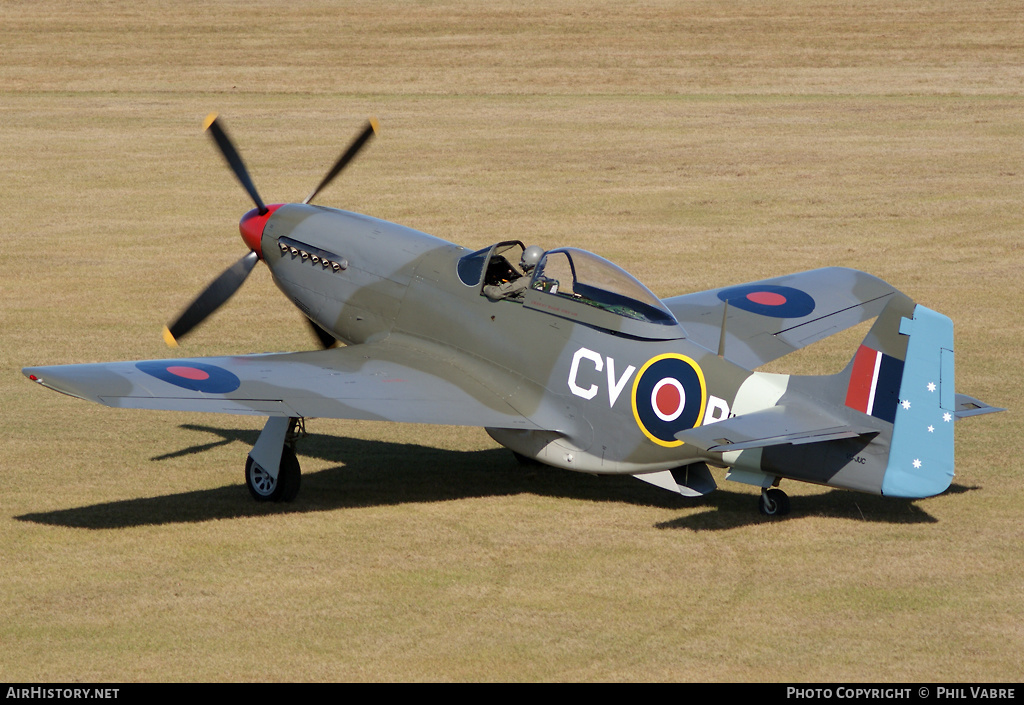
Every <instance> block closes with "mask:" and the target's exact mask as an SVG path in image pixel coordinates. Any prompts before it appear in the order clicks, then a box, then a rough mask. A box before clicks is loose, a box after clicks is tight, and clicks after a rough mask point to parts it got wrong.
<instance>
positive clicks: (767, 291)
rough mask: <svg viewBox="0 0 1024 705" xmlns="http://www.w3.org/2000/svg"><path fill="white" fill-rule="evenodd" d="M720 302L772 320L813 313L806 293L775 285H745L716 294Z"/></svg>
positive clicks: (799, 316)
mask: <svg viewBox="0 0 1024 705" xmlns="http://www.w3.org/2000/svg"><path fill="white" fill-rule="evenodd" d="M718 298H719V299H720V300H721V301H728V302H729V305H730V306H733V307H735V308H738V309H742V310H744V311H749V312H750V313H756V314H758V315H761V316H771V317H772V318H803V317H804V316H807V315H810V313H811V312H812V311H814V299H813V298H811V295H810V294H808V293H807V292H806V291H801V290H800V289H794V288H793V287H791V286H779V285H777V284H746V285H744V286H734V287H732V288H731V289H724V290H723V291H720V292H718Z"/></svg>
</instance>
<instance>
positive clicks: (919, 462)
mask: <svg viewBox="0 0 1024 705" xmlns="http://www.w3.org/2000/svg"><path fill="white" fill-rule="evenodd" d="M914 467H915V468H919V467H921V461H920V460H918V459H917V458H914Z"/></svg>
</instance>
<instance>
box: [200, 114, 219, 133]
mask: <svg viewBox="0 0 1024 705" xmlns="http://www.w3.org/2000/svg"><path fill="white" fill-rule="evenodd" d="M216 119H217V113H210V114H209V115H207V116H206V119H205V120H204V121H203V131H206V130H209V129H210V125H212V124H213V121H214V120H216Z"/></svg>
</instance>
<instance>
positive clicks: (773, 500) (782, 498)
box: [757, 487, 789, 517]
mask: <svg viewBox="0 0 1024 705" xmlns="http://www.w3.org/2000/svg"><path fill="white" fill-rule="evenodd" d="M757 508H758V509H759V510H760V511H761V513H762V514H764V515H765V516H769V517H773V516H774V517H784V516H786V515H787V514H789V495H787V494H786V493H785V492H783V491H782V490H780V489H778V488H775V487H773V488H772V489H770V490H765V491H763V492H761V499H760V501H759V502H758V504H757Z"/></svg>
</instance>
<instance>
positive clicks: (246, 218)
mask: <svg viewBox="0 0 1024 705" xmlns="http://www.w3.org/2000/svg"><path fill="white" fill-rule="evenodd" d="M280 207H281V206H280V204H278V205H276V206H268V207H267V212H266V213H263V214H262V215H260V211H259V209H258V208H253V209H252V210H251V211H249V212H248V213H246V214H245V215H243V216H242V219H241V220H240V221H238V231H239V232H240V233H241V234H242V240H244V241H245V244H246V245H248V246H249V249H250V250H252V251H253V252H255V253H256V256H258V257H259V258H260V259H263V246H262V241H263V229H264V228H265V227H267V221H268V220H269V219H270V216H272V215H273V214H274V211H276V210H277V209H278V208H280Z"/></svg>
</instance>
